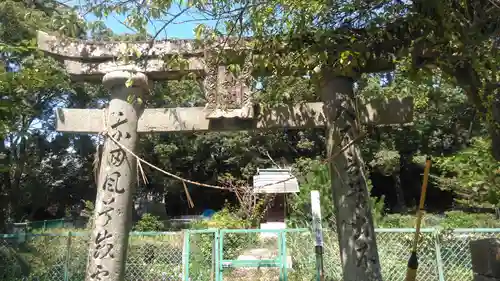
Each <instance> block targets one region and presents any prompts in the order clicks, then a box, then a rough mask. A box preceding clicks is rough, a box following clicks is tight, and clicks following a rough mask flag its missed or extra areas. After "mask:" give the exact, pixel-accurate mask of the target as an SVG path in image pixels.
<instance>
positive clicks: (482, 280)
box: [472, 274, 500, 281]
mask: <svg viewBox="0 0 500 281" xmlns="http://www.w3.org/2000/svg"><path fill="white" fill-rule="evenodd" d="M472 281H500V278H493V277H487V276H484V275H479V274H474V279H473V280H472Z"/></svg>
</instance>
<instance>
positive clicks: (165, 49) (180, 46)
mask: <svg viewBox="0 0 500 281" xmlns="http://www.w3.org/2000/svg"><path fill="white" fill-rule="evenodd" d="M37 41H38V49H39V50H41V51H43V52H45V53H47V54H49V55H51V56H53V57H55V58H57V59H59V60H61V61H63V62H64V64H65V67H66V69H67V71H68V73H69V74H70V75H71V77H72V79H73V80H74V81H88V82H97V81H100V79H101V78H102V76H104V74H106V72H109V71H111V70H114V69H117V68H119V69H120V70H131V71H140V72H143V73H145V74H147V75H148V77H149V78H150V79H153V80H177V79H179V78H180V76H182V75H184V74H185V73H186V72H194V73H196V74H198V75H200V76H205V75H207V72H208V71H209V70H208V69H207V68H208V65H207V59H209V57H210V56H211V55H212V54H213V53H214V50H217V51H218V52H220V51H223V50H224V49H225V50H227V51H230V50H231V48H232V47H231V46H232V44H223V45H221V44H216V43H214V44H211V45H206V44H205V42H202V41H200V40H194V39H175V40H163V41H155V42H154V44H152V42H151V41H140V42H121V41H90V40H88V41H87V40H80V39H74V38H65V37H62V36H55V35H51V34H48V33H46V32H43V31H38V32H37ZM245 42H246V41H245ZM212 45H213V46H212ZM243 45H244V44H240V46H241V48H245V47H244V46H243ZM224 46H225V47H224ZM138 54H140V58H141V59H140V60H137V61H136V62H131V61H123V60H120V59H119V57H121V56H127V55H130V56H133V55H135V56H137V55H138ZM179 55H180V56H182V57H183V59H184V60H185V62H186V64H187V65H185V66H184V67H182V68H181V67H178V66H172V65H168V64H169V63H168V60H169V59H168V58H169V57H170V58H172V57H175V56H179Z"/></svg>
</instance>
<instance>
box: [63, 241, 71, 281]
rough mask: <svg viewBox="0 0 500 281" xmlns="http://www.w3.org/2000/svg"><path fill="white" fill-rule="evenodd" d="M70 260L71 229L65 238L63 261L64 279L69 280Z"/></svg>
mask: <svg viewBox="0 0 500 281" xmlns="http://www.w3.org/2000/svg"><path fill="white" fill-rule="evenodd" d="M70 261H71V231H68V239H67V240H66V261H65V263H64V281H69V270H70V269H69V267H70Z"/></svg>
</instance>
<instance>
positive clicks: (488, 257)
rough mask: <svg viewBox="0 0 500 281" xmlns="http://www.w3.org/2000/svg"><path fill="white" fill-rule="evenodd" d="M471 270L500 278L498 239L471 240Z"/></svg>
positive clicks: (499, 247)
mask: <svg viewBox="0 0 500 281" xmlns="http://www.w3.org/2000/svg"><path fill="white" fill-rule="evenodd" d="M469 246H470V252H471V259H472V271H474V273H476V274H478V275H484V276H491V277H495V278H498V279H500V239H497V238H489V239H481V240H475V241H471V242H470V244H469Z"/></svg>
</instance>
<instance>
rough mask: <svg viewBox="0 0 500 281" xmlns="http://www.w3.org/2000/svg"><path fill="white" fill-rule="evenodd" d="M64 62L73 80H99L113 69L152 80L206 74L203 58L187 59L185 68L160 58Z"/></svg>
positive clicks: (176, 78)
mask: <svg viewBox="0 0 500 281" xmlns="http://www.w3.org/2000/svg"><path fill="white" fill-rule="evenodd" d="M63 63H64V66H65V68H66V70H67V71H68V73H69V74H70V75H71V79H72V80H73V81H86V82H99V81H101V79H102V78H103V77H104V75H106V73H109V72H111V71H131V72H142V73H146V74H147V75H148V77H149V78H150V79H152V80H179V79H181V78H182V77H183V76H184V75H186V74H187V73H189V72H191V73H196V74H197V75H199V76H205V67H204V63H203V59H202V58H189V59H186V68H185V69H181V68H180V67H177V66H173V67H172V66H171V64H169V63H168V61H167V62H165V61H163V60H160V59H147V60H144V61H139V62H137V63H134V62H124V61H120V60H117V61H105V62H80V61H75V60H65V61H64V62H63ZM174 65H175V64H174Z"/></svg>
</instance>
